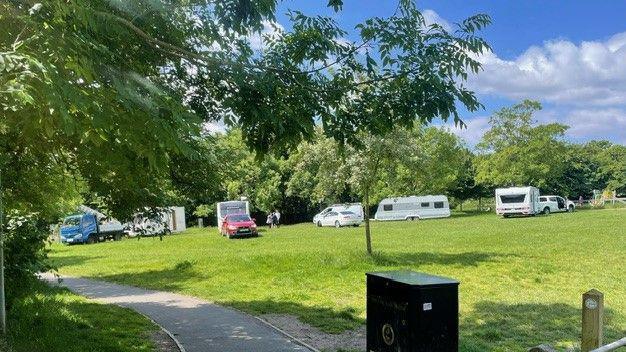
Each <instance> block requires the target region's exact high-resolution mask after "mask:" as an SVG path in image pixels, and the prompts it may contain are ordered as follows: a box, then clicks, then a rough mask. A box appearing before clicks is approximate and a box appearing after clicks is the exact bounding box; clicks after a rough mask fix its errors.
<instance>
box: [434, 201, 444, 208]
mask: <svg viewBox="0 0 626 352" xmlns="http://www.w3.org/2000/svg"><path fill="white" fill-rule="evenodd" d="M441 208H443V202H435V209H441Z"/></svg>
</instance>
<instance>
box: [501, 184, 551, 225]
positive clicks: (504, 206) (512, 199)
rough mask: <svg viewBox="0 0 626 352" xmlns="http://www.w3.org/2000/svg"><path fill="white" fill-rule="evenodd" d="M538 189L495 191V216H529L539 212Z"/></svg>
mask: <svg viewBox="0 0 626 352" xmlns="http://www.w3.org/2000/svg"><path fill="white" fill-rule="evenodd" d="M541 210H542V208H541V204H539V189H538V188H536V187H532V186H528V187H510V188H498V189H496V214H498V215H502V216H503V217H505V218H506V217H509V216H511V215H531V216H534V215H536V214H539V213H540V212H541Z"/></svg>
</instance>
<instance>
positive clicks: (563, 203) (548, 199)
mask: <svg viewBox="0 0 626 352" xmlns="http://www.w3.org/2000/svg"><path fill="white" fill-rule="evenodd" d="M539 205H540V207H541V211H542V212H543V213H544V214H550V213H558V212H565V211H568V212H572V211H574V209H575V208H576V205H575V204H574V202H572V201H570V200H567V199H565V198H563V197H560V196H540V197H539Z"/></svg>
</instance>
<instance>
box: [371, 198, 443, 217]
mask: <svg viewBox="0 0 626 352" xmlns="http://www.w3.org/2000/svg"><path fill="white" fill-rule="evenodd" d="M449 216H450V203H449V202H448V197H446V196H444V195H435V196H431V195H428V196H410V197H396V198H385V199H383V200H382V201H381V202H380V204H378V209H377V210H376V215H374V219H376V220H380V221H388V220H419V219H432V218H445V217H449Z"/></svg>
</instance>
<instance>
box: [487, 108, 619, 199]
mask: <svg viewBox="0 0 626 352" xmlns="http://www.w3.org/2000/svg"><path fill="white" fill-rule="evenodd" d="M540 109H541V105H540V104H539V103H537V102H534V101H530V100H526V101H524V102H522V103H520V104H516V105H514V106H512V107H510V108H504V109H502V110H500V111H498V112H496V113H495V114H494V115H493V116H492V117H491V118H490V121H489V123H490V127H491V128H490V130H488V131H487V132H486V133H485V134H484V136H483V138H482V140H481V142H480V143H479V144H478V146H477V147H478V156H477V158H476V161H475V164H476V177H475V180H476V181H477V183H479V184H482V185H487V186H491V187H501V186H514V185H517V186H520V185H533V186H536V187H539V188H540V189H541V191H542V192H543V193H551V194H561V195H564V196H568V197H572V198H577V197H578V196H583V197H584V198H589V197H591V195H592V193H593V190H599V191H603V190H611V191H617V192H618V193H622V194H623V193H624V192H626V146H623V145H617V144H612V143H610V142H606V141H602V142H597V141H592V142H589V143H587V144H584V145H579V144H574V143H568V142H566V141H565V140H564V138H563V137H564V133H565V131H566V130H567V129H568V128H569V126H565V125H562V124H558V123H550V124H537V122H536V121H534V120H533V113H535V112H536V111H538V110H540Z"/></svg>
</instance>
